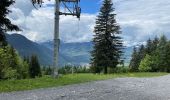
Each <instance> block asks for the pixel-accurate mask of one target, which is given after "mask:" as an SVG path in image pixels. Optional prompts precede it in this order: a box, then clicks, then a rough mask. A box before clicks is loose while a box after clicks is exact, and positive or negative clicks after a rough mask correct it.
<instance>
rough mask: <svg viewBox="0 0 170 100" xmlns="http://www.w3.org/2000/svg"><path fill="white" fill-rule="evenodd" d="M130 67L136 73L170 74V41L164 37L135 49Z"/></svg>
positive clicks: (149, 40) (149, 41) (148, 41)
mask: <svg viewBox="0 0 170 100" xmlns="http://www.w3.org/2000/svg"><path fill="white" fill-rule="evenodd" d="M129 67H130V70H131V71H134V72H138V71H142V72H170V41H169V40H167V38H166V36H165V35H162V36H161V37H160V38H157V37H155V38H154V39H153V40H151V39H148V40H147V43H146V45H145V46H144V45H140V47H138V48H137V47H134V49H133V54H132V59H131V61H130V65H129Z"/></svg>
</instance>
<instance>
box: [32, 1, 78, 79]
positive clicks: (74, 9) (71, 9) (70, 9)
mask: <svg viewBox="0 0 170 100" xmlns="http://www.w3.org/2000/svg"><path fill="white" fill-rule="evenodd" d="M32 3H33V5H34V4H38V5H40V7H41V5H42V3H43V1H42V0H32ZM79 3H80V0H55V25H54V59H53V77H58V67H59V45H60V38H59V19H60V15H65V16H67V15H71V16H76V17H77V18H78V19H80V14H81V8H80V6H79ZM34 7H35V5H34ZM60 8H61V9H64V11H60Z"/></svg>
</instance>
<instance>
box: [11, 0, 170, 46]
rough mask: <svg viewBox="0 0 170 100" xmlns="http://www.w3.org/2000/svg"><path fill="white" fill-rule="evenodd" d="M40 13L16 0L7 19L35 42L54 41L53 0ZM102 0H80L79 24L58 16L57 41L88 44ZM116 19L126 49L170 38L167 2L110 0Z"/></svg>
mask: <svg viewBox="0 0 170 100" xmlns="http://www.w3.org/2000/svg"><path fill="white" fill-rule="evenodd" d="M44 2H45V3H44V4H43V7H42V8H40V9H39V10H36V9H35V8H33V6H32V4H31V3H30V0H16V4H15V5H13V6H11V10H12V11H13V13H11V14H10V15H9V18H10V19H11V20H12V22H13V23H15V24H17V25H19V26H20V27H21V28H22V30H23V31H22V32H18V33H19V34H22V35H24V36H26V37H27V38H29V39H30V40H32V41H36V42H45V41H51V40H53V33H54V32H53V30H54V29H53V27H54V7H53V6H50V7H49V6H47V5H53V4H54V0H51V1H48V0H44ZM101 3H102V0H81V4H80V6H81V8H82V15H81V19H80V21H78V19H77V18H76V17H72V16H60V38H61V40H62V41H65V42H88V41H91V40H92V38H93V34H94V33H93V30H94V26H95V19H96V16H97V14H98V11H99V9H100V6H101ZM113 3H114V7H115V8H116V9H115V13H116V14H117V16H116V20H117V22H118V24H119V25H120V27H121V31H122V37H123V39H124V44H125V45H126V46H133V45H136V44H138V43H144V42H145V41H146V40H147V39H148V38H154V37H155V36H160V35H162V34H165V35H166V36H167V37H168V38H170V34H169V33H170V30H169V29H170V11H169V9H170V0H113Z"/></svg>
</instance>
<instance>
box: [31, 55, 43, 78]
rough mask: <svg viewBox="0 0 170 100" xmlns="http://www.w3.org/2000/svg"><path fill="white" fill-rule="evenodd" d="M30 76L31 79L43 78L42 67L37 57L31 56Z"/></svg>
mask: <svg viewBox="0 0 170 100" xmlns="http://www.w3.org/2000/svg"><path fill="white" fill-rule="evenodd" d="M29 74H30V77H31V78H35V77H39V76H41V67H40V64H39V61H38V58H37V56H35V55H32V56H31V61H30V65H29Z"/></svg>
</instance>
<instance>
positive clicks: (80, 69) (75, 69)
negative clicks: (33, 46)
mask: <svg viewBox="0 0 170 100" xmlns="http://www.w3.org/2000/svg"><path fill="white" fill-rule="evenodd" d="M59 73H60V74H71V73H90V69H89V68H87V67H86V66H70V65H67V66H65V67H62V68H60V69H59Z"/></svg>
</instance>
